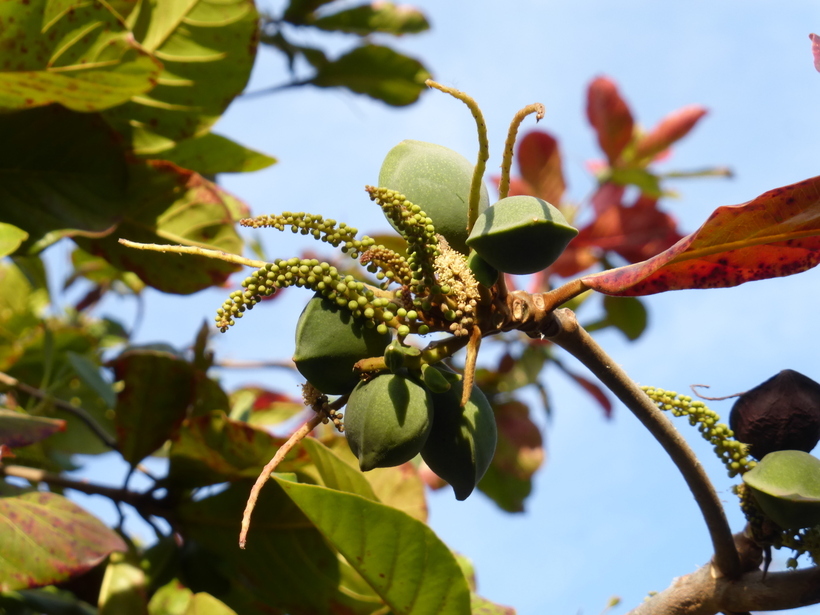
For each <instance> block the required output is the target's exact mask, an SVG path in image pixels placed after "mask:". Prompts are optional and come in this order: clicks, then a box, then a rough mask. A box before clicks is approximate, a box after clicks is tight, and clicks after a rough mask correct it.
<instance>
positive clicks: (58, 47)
mask: <svg viewBox="0 0 820 615" xmlns="http://www.w3.org/2000/svg"><path fill="white" fill-rule="evenodd" d="M0 22H2V23H3V27H2V28H0V50H2V53H0V107H6V108H9V109H23V108H28V107H37V106H43V105H49V104H52V103H59V104H61V105H62V106H64V107H67V108H69V109H73V110H75V111H98V110H101V109H108V108H110V107H113V106H115V105H119V104H121V103H124V102H125V101H127V100H128V99H130V98H131V97H133V96H136V95H139V94H143V93H145V92H148V91H149V90H151V89H152V88H153V87H154V86H155V85H156V83H157V79H158V77H159V75H160V71H161V70H162V64H161V63H160V62H159V61H158V60H157V59H155V58H153V57H151V55H150V54H149V53H148V52H147V51H146V50H145V49H143V48H142V47H140V45H138V44H137V43H136V41H134V39H133V37H132V36H131V33H130V32H129V31H128V30H127V29H126V28H125V27H124V25H123V24H122V23H121V22H120V19H119V18H118V16H117V15H116V14H114V13H113V12H111V11H110V10H109V9H108V5H107V4H106V3H103V2H80V1H77V0H65V1H62V2H55V1H53V0H29V1H27V2H2V3H0Z"/></svg>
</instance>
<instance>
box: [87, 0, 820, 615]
mask: <svg viewBox="0 0 820 615" xmlns="http://www.w3.org/2000/svg"><path fill="white" fill-rule="evenodd" d="M415 4H416V5H417V6H419V7H421V8H422V9H423V10H425V12H426V13H427V14H428V16H429V18H430V20H431V22H432V25H433V29H432V31H431V32H429V33H426V34H423V35H420V36H414V37H406V38H403V39H401V40H399V41H398V42H397V43H395V44H396V46H398V47H399V48H401V49H402V50H404V51H405V52H406V53H408V54H411V55H415V56H416V57H418V58H420V59H422V60H423V61H424V62H425V63H426V64H427V65H428V66H429V67H430V68H431V70H432V72H433V73H434V76H435V78H436V79H437V80H438V81H440V82H442V83H444V84H447V85H451V86H454V87H457V88H459V89H461V90H464V91H466V92H468V93H469V94H471V95H472V96H473V97H474V98H475V99H476V100H477V101H478V102H479V104H480V105H481V106H482V108H483V111H484V114H485V116H486V119H487V122H488V125H489V131H490V145H491V149H492V157H491V159H490V163H489V166H488V168H489V169H490V170H491V172H493V170H494V169H496V168H497V167H498V165H499V163H500V154H501V145H502V142H503V138H504V135H505V133H506V130H507V126H508V123H509V120H510V118H511V117H512V115H513V114H514V113H515V111H516V110H517V109H519V108H520V107H522V106H524V105H525V104H528V103H531V102H536V101H539V102H542V103H544V104H545V105H546V108H547V114H546V117H545V119H544V120H543V121H542V122H541V124H540V127H542V128H544V129H546V130H549V131H550V132H552V133H553V134H554V135H556V136H557V137H558V138H559V140H560V142H561V147H562V152H563V155H564V172H565V174H566V175H567V177H568V182H569V197H570V198H571V199H574V200H580V199H582V198H583V197H584V196H585V195H587V194H588V193H589V191H590V190H591V189H592V187H593V183H592V180H591V178H590V177H589V176H588V175H587V174H586V172H585V170H584V163H585V161H586V160H588V159H590V158H597V157H599V153H598V151H597V149H596V142H595V138H594V135H593V133H592V131H591V129H590V128H589V127H588V125H587V123H586V119H585V114H584V103H585V98H584V96H585V90H586V86H587V84H588V83H589V81H590V80H591V79H593V78H594V77H595V76H597V75H607V76H609V77H610V78H612V79H614V80H615V81H616V82H617V83H618V84H619V86H620V89H621V92H622V94H623V95H624V97H625V98H626V99H627V100H628V102H629V103H630V105H631V107H632V110H633V113H634V115H635V117H636V118H637V119H638V121H640V122H641V123H642V124H643V125H644V126H646V127H651V126H652V125H654V124H655V123H656V122H657V121H658V120H659V119H661V118H662V117H663V116H664V115H665V114H667V113H669V112H671V111H673V110H675V109H677V108H679V107H681V106H683V105H686V104H690V103H696V104H701V105H704V106H706V107H708V108H709V110H710V112H709V115H708V116H707V117H706V118H705V119H704V120H703V121H702V122H701V123H700V125H699V126H698V127H697V129H696V130H695V131H693V132H692V133H691V134H690V135H689V136H688V137H687V138H686V139H685V140H684V141H682V142H681V144H680V145H679V147H677V148H676V150H675V153H674V156H673V157H672V158H671V159H670V161H669V162H668V163H667V164H666V165H665V167H664V168H667V169H692V168H699V167H703V166H707V165H729V166H731V167H732V169H733V170H734V171H735V174H736V175H735V178H734V179H732V180H725V179H703V180H690V181H685V182H684V181H681V182H678V183H677V184H674V185H673V187H674V188H676V189H678V190H679V191H680V193H681V195H682V198H680V199H679V200H674V201H673V200H668V201H666V202H665V204H664V207H665V208H666V209H667V210H668V211H670V212H672V213H674V215H675V216H676V217H677V218H678V219H679V220H680V221H681V224H682V226H683V228H684V229H686V230H687V231H691V230H694V229H695V228H697V226H699V225H700V224H701V222H702V221H703V220H704V219H705V218H706V217H707V216H708V214H709V213H710V212H711V211H712V210H713V209H714V208H715V207H717V206H719V205H729V204H736V203H741V202H744V201H747V200H750V199H752V198H754V197H755V196H757V195H758V194H760V193H762V192H764V191H766V190H768V189H771V188H775V187H778V186H781V185H785V184H789V183H793V182H796V181H799V180H802V179H806V178H808V177H812V176H814V175H817V174H818V172H820V164H818V163H819V162H820V146H819V145H818V144H820V104H818V101H820V74H818V73H817V72H816V71H815V70H814V68H813V65H812V58H811V53H810V41H809V39H808V34H809V33H810V32H812V31H815V32H818V31H820V8H818V5H817V3H816V2H815V1H814V0H793V1H791V2H788V3H779V6H775V3H772V2H767V1H764V0H757V1H754V0H748V1H747V2H744V3H742V4H740V3H736V2H714V1H713V2H705V1H700V0H694V1H691V2H687V3H667V2H654V1H648V0H632V1H622V2H618V3H612V2H606V1H604V0H581V1H578V2H572V3H570V2H550V1H534V0H530V1H524V0H510V1H508V2H505V3H498V2H492V3H491V2H484V1H475V2H465V1H461V0H454V1H450V2H446V3H445V2H433V1H431V0H426V1H423V2H416V3H415ZM275 6H279V4H278V3H275ZM333 41H334V45H338V46H339V47H340V48H341V47H343V46H344V44H345V43H346V39H344V38H343V37H338V38H336V37H333ZM286 78H287V77H286V73H285V67H284V64H283V62H282V60H281V58H279V57H278V56H276V55H275V54H272V53H270V52H268V51H266V50H263V51H262V52H261V53H260V57H259V61H258V63H257V66H256V68H255V71H254V75H253V78H252V83H251V86H250V89H251V90H253V89H259V88H262V87H265V86H268V85H276V84H279V83H282V82H283V81H284V80H285V79H286ZM531 126H532V123H525V129H526V128H529V127H531ZM216 131H217V132H220V133H221V134H224V135H227V136H229V137H231V138H233V139H235V140H236V141H239V142H241V143H243V144H245V145H248V146H251V147H254V148H257V149H260V150H262V151H265V152H267V153H270V154H272V155H274V156H276V157H278V158H279V159H280V163H279V164H277V165H275V166H273V167H271V168H270V169H267V170H265V171H262V172H258V173H254V174H250V175H235V176H224V177H222V178H220V181H221V183H222V184H223V185H224V186H225V187H226V188H227V189H229V190H231V191H233V192H234V193H235V194H237V195H238V196H240V197H241V198H243V199H245V200H246V201H247V202H248V203H249V204H250V206H251V208H252V210H253V211H254V213H257V214H262V213H269V212H276V211H282V210H291V211H301V210H306V211H311V212H313V213H321V214H323V215H325V216H328V217H333V218H336V219H340V220H345V221H347V222H348V223H349V224H352V225H354V226H357V227H358V228H359V229H361V230H362V231H363V232H366V233H368V234H373V233H375V232H378V231H386V230H387V229H388V228H389V227H388V225H387V223H386V221H383V220H381V219H379V216H376V215H374V210H373V209H372V206H370V204H369V201H368V200H367V197H366V196H365V194H364V192H363V186H364V185H365V184H368V183H374V182H376V179H377V177H378V170H379V166H380V164H381V160H382V158H383V157H384V155H385V154H386V153H387V151H388V150H389V149H390V148H391V147H392V146H393V145H395V144H396V143H398V142H399V141H401V140H402V139H406V138H411V139H418V140H423V141H433V142H437V143H440V144H442V145H445V146H447V147H450V148H452V149H455V150H458V151H460V152H461V153H463V154H464V155H466V156H467V157H468V158H471V159H472V158H473V157H474V156H475V152H476V137H475V132H474V127H473V122H472V118H471V117H470V115H469V113H468V112H467V111H466V108H464V107H463V105H462V104H461V103H459V102H457V101H455V100H453V99H451V98H449V97H447V96H444V95H442V94H440V93H436V92H429V93H426V94H425V95H424V96H423V97H422V100H421V102H420V103H419V104H417V105H414V106H411V107H409V108H407V109H402V110H395V109H390V108H387V107H385V106H383V105H380V104H378V103H375V102H372V101H370V100H368V99H366V98H363V97H359V96H354V95H352V94H349V93H345V92H336V91H330V90H315V89H304V88H303V89H298V90H293V91H285V92H282V93H279V94H277V95H273V96H267V97H261V98H253V99H248V100H238V101H236V102H235V103H234V105H233V106H232V107H231V108H230V109H229V111H228V113H227V114H226V115H225V117H224V118H223V119H222V120H221V121H220V123H219V124H218V126H217V128H216ZM256 233H257V234H255V235H254V236H256V237H259V238H260V239H262V241H263V242H264V244H265V247H266V250H267V252H268V255H269V256H270V257H271V258H275V257H284V258H287V257H290V256H294V255H297V254H299V252H300V251H301V249H302V248H304V247H312V246H310V245H309V244H305V243H303V242H301V241H298V240H297V238H294V237H293V236H292V235H291V234H290V233H288V234H277V233H276V232H275V231H268V232H266V233H265V234H264V235H262V232H259V231H257V232H256ZM249 236H250V235H249ZM222 295H223V293H222V292H219V291H206V292H203V293H199V294H197V295H195V296H193V297H162V296H160V295H159V294H157V293H152V292H149V293H148V303H147V312H146V317H145V320H144V322H143V324H142V326H141V328H140V332H139V339H138V341H141V342H148V341H157V340H160V339H163V340H167V341H169V342H170V343H172V344H176V345H178V346H184V345H186V344H188V343H189V342H190V340H191V339H192V337H193V335H194V333H195V331H196V329H197V328H198V327H199V326H200V324H201V323H202V321H203V319H205V320H208V321H211V320H212V318H213V313H214V310H215V309H216V308H217V307H218V306H219V305H220V304H221V302H222V300H223V296H222ZM304 301H305V297H304V296H302V295H300V294H299V293H298V292H296V291H289V292H287V293H285V295H284V296H283V297H282V298H281V299H280V300H277V301H276V302H274V303H273V304H271V305H270V306H266V307H264V309H258V310H254V312H253V313H252V314H251V315H249V317H248V318H245V319H243V321H242V322H240V323H239V325H238V326H237V327H235V328H234V329H233V330H231V331H230V332H229V333H227V334H225V335H224V336H220V337H219V338H218V340H217V346H216V349H217V352H218V353H219V355H220V356H221V357H222V358H233V359H243V360H253V359H259V360H261V359H281V358H287V357H289V356H290V354H291V353H292V351H293V348H292V341H291V340H292V331H293V326H294V324H295V322H296V318H297V316H298V313H299V310H300V309H301V307H302V305H303V304H304ZM646 305H647V307H648V308H649V311H650V327H649V330H648V331H647V333H646V335H644V336H643V337H642V338H641V339H640V340H639V341H638V342H636V343H634V344H630V343H627V342H625V341H624V339H623V338H622V337H621V336H620V335H619V334H618V333H617V332H604V333H602V334H601V335H599V336H598V340H599V342H600V343H601V344H602V345H603V346H604V347H605V348H606V349H607V350H608V351H609V352H610V353H611V355H612V356H613V357H614V358H615V359H616V360H617V361H618V362H619V363H620V364H621V365H622V366H623V367H624V368H625V369H626V370H627V372H628V373H629V374H630V375H631V376H632V377H633V378H634V379H635V380H637V381H638V382H639V383H641V384H651V385H654V386H658V387H662V388H667V389H676V390H679V391H684V390H686V389H687V388H688V386H689V385H690V384H692V383H706V384H711V385H712V391H713V392H714V394H715V395H725V394H730V393H734V392H738V391H743V390H746V389H749V388H751V387H753V386H755V385H756V384H758V383H760V382H762V381H763V380H765V379H767V378H769V377H770V376H772V375H774V374H776V373H777V372H778V371H780V370H781V369H784V368H792V369H795V370H797V371H800V372H802V373H804V374H806V375H808V376H810V377H812V378H814V379H816V380H820V363H819V362H818V359H817V353H816V347H817V342H818V340H820V324H818V322H817V317H816V314H817V313H818V307H820V272H818V271H817V270H813V271H810V272H807V273H804V274H802V275H800V276H796V277H793V278H789V279H779V280H771V281H765V282H759V283H755V284H750V285H745V286H741V287H737V288H734V289H725V290H716V291H679V292H675V293H669V294H666V295H657V296H653V297H650V298H648V299H647V300H646ZM104 309H108V310H110V311H116V312H117V313H118V314H119V317H120V318H125V319H128V318H129V317H133V314H134V306H133V304H131V303H128V302H118V301H111V302H108V303H107V304H106V305H105V306H104ZM566 362H567V364H568V365H571V366H572V365H573V362H572V360H571V359H570V358H567V359H566ZM575 369H576V370H577V371H582V370H583V368H581V367H578V366H575ZM544 380H545V382H546V384H547V386H548V387H549V390H550V392H551V395H552V401H553V406H554V413H553V416H552V418H551V419H549V420H547V419H546V418H545V417H544V416H543V413H542V412H540V411H539V409H538V406H537V405H536V404H533V414H534V416H535V419H536V421H537V422H538V423H539V424H540V425H541V426H543V427H544V428H545V433H546V442H547V463H546V465H545V466H544V468H543V469H542V470H541V472H540V473H539V474H538V476H537V478H536V481H535V489H534V494H533V496H532V497H531V499H530V501H529V502H528V508H527V512H526V513H523V514H519V515H507V514H504V513H500V512H498V511H497V509H496V508H495V507H494V505H493V504H492V503H491V502H489V500H487V498H485V497H484V496H483V495H481V494H476V495H474V496H472V497H470V498H469V499H468V500H467V501H465V502H456V501H455V500H454V499H453V497H452V494H451V492H449V490H447V491H440V492H437V493H434V494H432V495H431V496H430V505H431V515H430V522H431V525H432V527H433V528H434V529H435V530H436V531H437V532H438V533H439V535H440V536H441V537H442V538H443V539H444V540H445V541H446V542H447V543H448V544H449V545H450V546H451V547H452V548H454V549H455V550H458V551H460V552H462V553H464V554H465V555H467V556H469V557H470V558H472V560H473V562H474V563H475V566H476V570H477V574H478V583H479V591H480V593H482V594H483V595H485V596H486V597H487V598H490V599H492V600H495V601H497V602H500V603H504V604H509V605H511V606H514V607H516V608H517V609H518V612H519V613H521V614H523V615H530V614H532V615H535V614H543V613H566V614H575V613H584V614H596V613H599V612H600V611H601V610H602V609H603V608H604V606H605V605H606V603H607V601H608V600H609V598H610V597H611V596H615V595H617V596H620V597H621V598H622V599H623V601H624V602H623V605H624V606H622V607H618V608H616V609H614V610H613V613H625V612H626V611H627V610H628V609H629V608H631V607H633V606H635V605H637V604H638V603H639V602H640V601H641V600H642V599H643V597H644V596H645V595H646V594H647V592H649V591H659V590H662V589H664V588H666V587H667V586H668V585H669V583H670V582H671V580H672V578H673V577H676V576H680V575H683V574H686V573H688V572H691V571H694V570H695V569H696V568H697V567H698V566H700V565H702V564H703V563H705V562H706V561H708V559H709V558H710V556H711V550H710V544H709V540H708V536H707V533H706V529H705V526H704V523H703V521H702V519H701V518H700V516H699V513H698V511H697V508H696V507H695V505H694V502H693V500H692V498H691V496H690V495H689V493H688V491H687V490H686V487H685V485H684V483H683V481H682V479H681V478H680V477H679V475H678V474H677V472H676V470H675V468H674V466H673V465H672V463H671V462H670V461H669V460H668V459H667V458H666V457H665V455H664V454H663V452H662V451H661V449H660V446H659V445H658V444H657V443H655V442H654V441H653V440H652V439H651V437H650V436H649V435H648V434H647V433H646V432H645V431H644V430H643V429H642V428H641V427H640V425H639V424H638V423H637V421H636V420H635V419H634V418H633V417H632V416H631V415H630V414H629V413H628V411H627V410H626V409H625V408H623V407H622V406H620V405H617V404H616V408H615V412H614V418H613V419H612V420H609V421H606V420H604V419H603V418H602V416H601V412H600V410H599V408H598V407H596V405H595V404H594V403H593V402H592V401H591V400H590V399H589V398H588V397H587V396H585V395H584V394H583V393H581V392H579V391H578V390H577V389H576V388H575V387H574V386H572V385H571V384H569V383H568V382H567V381H566V379H565V378H564V377H563V376H562V375H561V374H559V373H557V372H555V371H550V372H548V373H547V374H546V375H545V378H544ZM224 381H225V383H226V384H228V385H229V386H235V385H238V384H241V383H246V382H247V383H264V384H266V385H267V386H270V387H278V388H281V389H284V390H286V391H288V392H293V393H296V384H297V381H296V380H295V379H294V378H292V377H290V376H287V375H281V374H279V373H271V372H262V371H256V372H247V371H246V372H242V373H235V372H234V373H230V374H225V375H224ZM712 408H713V409H714V410H716V411H717V412H718V413H720V414H721V415H722V416H723V417H724V418H728V413H729V410H730V409H731V401H728V402H714V404H713V405H712ZM689 429H690V428H689V427H688V425H686V424H681V430H682V431H684V432H685V433H686V434H687V437H688V438H689V439H690V441H691V442H692V443H693V446H694V447H695V449H696V451H697V452H698V453H699V454H701V455H702V460H703V463H704V465H705V467H706V469H707V471H708V472H709V473H710V475H712V476H713V477H715V481H716V485H717V488H718V489H719V492H720V495H721V497H722V498H723V499H724V501H725V502H726V505H727V509H728V511H729V515H730V519H731V521H732V525H733V530H735V531H739V530H740V529H742V525H743V524H742V519H741V516H740V514H739V513H738V512H737V507H736V505H735V500H734V496H733V495H732V494H731V492H730V487H731V482H730V481H729V480H728V479H726V478H725V476H724V475H723V473H722V470H721V467H720V466H719V464H718V462H717V460H716V459H715V458H714V457H713V456H712V454H711V452H710V451H709V450H708V447H707V446H706V445H705V444H704V445H702V444H701V443H700V442H699V441H698V440H697V437H696V436H697V434H696V433H695V432H694V430H691V431H688V430H689ZM89 501H90V500H89ZM92 505H93V506H98V505H97V504H93V503H92ZM100 514H106V515H107V514H108V513H107V512H105V511H104V510H103V511H102V512H101V513H100ZM784 559H785V558H780V561H781V562H782V561H783V560H784ZM801 612H803V613H820V608H818V607H811V608H808V609H804V610H803V611H801Z"/></svg>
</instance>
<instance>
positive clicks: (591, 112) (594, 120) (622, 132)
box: [587, 77, 634, 164]
mask: <svg viewBox="0 0 820 615" xmlns="http://www.w3.org/2000/svg"><path fill="white" fill-rule="evenodd" d="M587 118H588V119H589V123H590V124H592V127H593V128H594V129H595V132H596V133H598V143H599V144H600V146H601V149H602V150H603V151H604V153H605V154H606V157H607V159H608V160H609V163H610V164H614V163H615V161H616V160H617V159H618V157H619V156H620V155H621V152H623V151H624V148H625V147H626V146H627V145H628V144H629V142H630V141H631V140H632V130H633V127H634V121H633V119H632V113H630V111H629V107H628V106H627V104H626V102H625V101H624V99H623V98H621V95H620V94H619V93H618V86H616V85H615V82H614V81H612V80H610V79H608V78H607V77H597V78H596V79H594V80H593V81H592V83H590V84H589V89H588V91H587Z"/></svg>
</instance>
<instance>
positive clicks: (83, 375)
mask: <svg viewBox="0 0 820 615" xmlns="http://www.w3.org/2000/svg"><path fill="white" fill-rule="evenodd" d="M65 356H66V359H67V360H68V362H69V363H70V364H71V367H73V368H74V372H75V373H76V374H77V375H78V376H79V377H80V379H81V380H82V381H83V382H84V383H85V384H86V385H87V386H88V387H89V388H90V389H91V390H93V391H94V392H95V393H96V394H97V395H99V396H100V399H102V400H103V402H105V405H106V406H108V407H109V408H113V407H114V406H115V405H116V403H117V395H116V393H114V389H113V387H112V386H111V384H110V383H109V382H106V381H105V379H104V378H103V377H102V376H101V375H100V368H99V366H98V365H97V364H96V363H94V362H93V361H91V359H89V358H88V357H85V356H83V355H81V354H77V353H76V352H71V351H68V352H66V355H65Z"/></svg>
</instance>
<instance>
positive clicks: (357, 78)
mask: <svg viewBox="0 0 820 615" xmlns="http://www.w3.org/2000/svg"><path fill="white" fill-rule="evenodd" d="M429 77H430V73H428V72H427V69H426V68H424V65H423V64H422V63H421V62H419V61H418V60H414V59H413V58H410V57H407V56H405V55H402V54H400V53H397V52H396V51H393V50H392V49H390V48H389V47H382V46H379V45H362V46H361V47H357V48H356V49H354V50H353V51H351V52H349V53H347V54H345V55H343V56H342V57H340V58H339V59H337V60H334V61H332V62H328V63H327V64H325V65H324V66H322V67H320V68H319V70H318V72H317V73H316V76H315V77H313V79H311V80H310V81H309V83H312V84H313V85H316V86H319V87H322V88H331V87H345V88H349V89H351V90H353V91H354V92H357V93H359V94H366V95H368V96H370V97H371V98H375V99H376V100H381V101H383V102H385V103H387V104H388V105H393V106H396V107H401V106H404V105H409V104H411V103H414V102H416V101H417V100H418V98H419V96H420V95H421V93H422V91H423V90H425V89H426V86H425V85H424V82H425V80H426V79H428V78H429Z"/></svg>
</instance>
